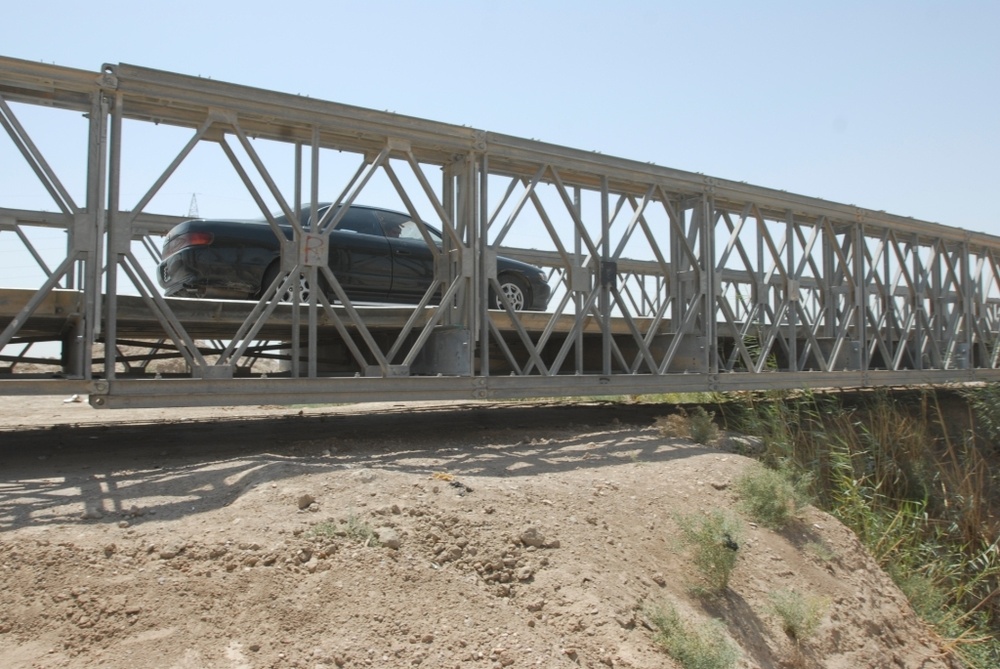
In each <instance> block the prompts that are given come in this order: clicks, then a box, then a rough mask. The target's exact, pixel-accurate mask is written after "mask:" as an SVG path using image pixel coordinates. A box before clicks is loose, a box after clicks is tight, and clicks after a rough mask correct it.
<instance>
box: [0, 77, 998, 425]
mask: <svg viewBox="0 0 1000 669" xmlns="http://www.w3.org/2000/svg"><path fill="white" fill-rule="evenodd" d="M31 106H45V107H51V108H53V109H57V110H65V111H66V112H67V113H72V112H77V113H81V112H82V113H83V114H85V115H86V118H87V121H86V130H85V132H86V136H87V140H86V142H87V160H86V168H85V172H86V174H85V176H84V177H83V178H82V179H80V178H77V181H79V182H81V183H83V184H84V187H83V196H82V198H81V197H80V196H74V194H72V193H71V190H72V189H70V188H67V187H66V186H65V185H64V183H63V180H62V179H61V175H60V174H59V173H58V172H57V170H55V169H53V167H52V165H51V164H50V163H49V161H48V160H47V159H46V154H45V151H44V149H42V148H40V146H41V143H40V142H36V141H35V140H34V138H33V136H32V134H31V133H30V132H29V131H28V130H27V129H26V125H25V124H23V123H22V122H21V121H20V120H19V112H18V110H19V109H22V108H30V107H31ZM0 124H2V126H3V129H4V131H5V134H6V137H7V138H9V143H8V144H7V145H0V147H2V146H10V147H12V148H11V152H12V155H19V156H20V162H21V164H22V165H23V166H24V167H25V168H26V169H28V170H30V171H32V172H33V173H34V175H35V177H36V178H37V179H38V182H39V183H40V184H41V186H42V187H43V188H44V190H45V192H47V193H48V194H49V196H50V197H51V199H52V201H53V203H54V207H53V208H54V210H55V211H54V213H46V212H41V211H34V210H24V209H17V208H12V207H3V208H0V238H7V239H10V240H11V241H10V242H7V244H8V245H13V246H16V247H18V248H23V252H22V253H23V255H24V257H25V258H28V259H30V262H33V263H34V264H35V265H36V271H35V273H36V274H37V275H38V276H39V279H38V280H37V282H36V283H35V284H34V285H32V286H31V287H30V288H28V289H24V288H20V289H14V288H5V289H3V290H2V292H0V328H2V330H0V362H2V363H3V364H4V365H5V369H4V370H2V372H3V373H0V392H6V393H50V392H56V393H61V392H70V391H71V392H80V393H87V394H89V395H90V397H91V402H92V403H93V404H94V405H95V406H150V405H183V404H231V403H258V402H260V403H263V402H266V403H275V402H283V403H296V402H314V401H344V400H360V399H419V398H442V399H443V398H486V397H529V396H559V395H586V394H609V393H636V394H637V393H660V392H674V391H678V392H683V391H702V390H720V391H726V390H747V389H770V388H800V387H819V386H872V385H896V384H928V383H932V384H941V383H955V382H966V381H973V380H993V379H996V378H998V377H1000V373H998V369H1000V364H998V357H1000V354H998V346H997V343H998V337H1000V314H998V312H997V305H998V304H1000V272H998V262H997V258H998V251H1000V239H998V238H996V237H992V236H989V235H984V234H974V233H970V232H967V231H964V230H960V229H955V228H948V227H945V226H941V225H936V224H931V223H926V222H922V221H915V220H913V219H906V218H901V217H896V216H892V215H889V214H885V213H882V212H873V211H870V210H864V209H859V208H856V207H853V206H847V205H841V204H837V203H832V202H827V201H823V200H818V199H814V198H806V197H802V196H797V195H793V194H788V193H785V192H780V191H774V190H771V189H766V188H760V187H755V186H749V185H746V184H740V183H734V182H729V181H725V180H720V179H714V178H711V177H706V176H703V175H696V174H691V173H686V172H682V171H679V170H673V169H668V168H663V167H658V166H655V165H649V164H643V163H637V162H634V161H629V160H624V159H619V158H613V157H607V156H602V155H599V154H595V153H589V152H583V151H578V150H574V149H569V148H565V147H558V146H553V145H549V144H545V143H541V142H537V141H528V140H524V139H520V138H516V137H510V136H506V135H502V134H498V133H491V132H486V131H481V130H477V129H472V128H465V127H456V126H450V125H445V124H441V123H436V122H432V121H426V120H422V119H415V118H410V117H405V116H400V115H397V114H391V113H386V112H376V111H373V110H368V109H362V108H357V107H350V106H347V105H342V104H337V103H332V102H325V101H320V100H313V99H310V98H306V97H302V96H294V95H287V94H282V93H276V92H272V91H264V90H260V89H253V88H248V87H244V86H238V85H234V84H228V83H223V82H216V81H212V80H206V79H201V78H194V77H188V76H184V75H179V74H174V73H169V72H162V71H157V70H151V69H148V68H142V67H136V66H132V65H123V64H119V65H106V66H104V67H103V68H102V69H101V71H100V72H99V73H87V72H81V71H77V70H68V69H66V68H59V67H55V66H46V65H41V64H33V63H25V62H22V61H17V60H13V59H5V58H0ZM154 132H155V133H160V132H162V133H171V137H172V140H171V141H172V142H173V143H172V144H169V148H167V149H165V150H163V149H161V150H160V153H158V154H154V153H153V152H152V150H151V147H152V145H153V142H147V141H145V140H144V139H143V138H144V137H149V136H150V134H151V133H154ZM164 146H167V144H164ZM14 152H16V154H15V153H14ZM204 161H210V164H211V165H212V169H213V173H217V174H220V175H224V176H225V178H227V179H229V180H230V182H232V183H234V184H237V186H238V188H240V189H241V191H242V193H243V197H242V199H243V203H242V205H246V204H247V203H249V209H250V210H251V213H253V214H254V215H256V216H258V217H263V218H264V219H266V220H267V222H268V224H269V226H270V227H271V230H272V232H273V233H274V234H275V235H276V237H277V239H278V245H279V246H280V249H281V253H280V258H279V261H278V263H277V265H276V268H277V270H278V271H276V272H275V273H274V278H273V280H272V281H271V282H270V283H269V284H268V285H266V286H261V290H260V294H259V295H256V296H254V299H247V300H236V301H234V300H216V301H209V300H191V299H176V298H166V297H164V296H163V294H162V292H161V290H160V288H159V286H158V283H157V280H156V276H155V272H156V269H155V268H156V264H157V263H158V261H159V260H160V245H161V241H160V237H162V235H164V234H165V233H166V231H167V230H169V229H170V228H171V227H172V226H173V225H175V224H176V223H178V222H180V221H181V220H183V219H182V218H180V217H176V216H169V215H165V214H162V213H156V210H157V209H158V203H159V198H160V197H161V194H162V193H163V192H164V190H165V186H167V184H169V183H171V180H172V179H175V178H177V175H179V174H184V172H185V170H189V169H196V168H197V167H199V166H200V167H202V169H204V164H205V162H204ZM323 201H327V202H340V203H344V204H371V205H377V206H380V207H385V208H389V209H395V210H397V211H400V212H403V213H405V215H407V216H408V217H409V218H410V219H411V220H412V221H414V222H415V224H416V226H417V227H418V229H419V231H420V233H421V234H422V236H423V237H424V238H425V239H427V240H428V242H429V240H430V229H431V228H436V229H437V230H439V231H440V232H441V233H442V241H441V243H440V244H439V245H438V244H433V243H428V248H429V249H430V252H431V253H432V255H433V258H434V281H433V284H432V285H431V287H430V288H428V289H427V291H426V292H425V293H424V294H423V295H422V296H421V297H420V298H419V299H417V300H415V303H413V304H393V305H384V304H370V303H361V302H358V301H356V300H352V299H350V297H349V296H348V294H347V292H346V290H345V288H344V286H342V285H341V283H340V280H339V279H338V276H337V275H336V274H334V273H333V272H332V271H331V268H330V266H329V263H328V260H327V256H326V254H325V253H315V252H313V251H312V247H313V245H316V244H319V245H320V248H325V247H324V246H323V244H325V243H327V240H328V239H329V237H328V235H329V232H330V231H331V230H332V229H335V228H336V227H337V225H338V224H339V223H340V218H339V217H341V216H342V213H334V212H336V210H335V209H330V210H329V212H330V213H329V214H327V215H326V216H324V217H320V216H319V215H318V214H319V209H318V208H317V207H318V205H317V203H319V202H323ZM0 204H3V203H0ZM342 211H343V210H341V212H342ZM303 212H306V213H307V214H310V215H306V216H303V215H301V214H302V213H303ZM280 216H283V217H284V218H285V219H286V220H288V221H290V222H291V224H292V226H293V228H294V232H293V234H292V236H291V237H290V238H286V236H285V234H284V233H283V232H282V229H281V228H280V227H279V225H278V217H280ZM37 230H60V231H62V233H63V234H64V236H65V242H66V243H65V251H64V253H60V254H57V255H61V256H62V257H58V258H46V257H45V254H43V253H41V252H40V251H39V249H38V248H37V247H36V245H35V244H34V243H33V241H32V238H33V233H35V232H36V231H37ZM500 257H512V258H517V259H521V260H524V261H526V262H529V263H531V264H534V265H535V266H537V267H539V268H541V270H542V271H543V272H544V273H545V276H546V280H547V283H548V284H549V286H550V289H551V298H550V301H549V303H548V308H547V309H546V310H545V311H543V312H529V311H518V310H516V309H515V308H514V305H513V304H512V303H511V302H510V301H509V300H508V299H507V298H506V297H504V291H503V289H502V287H501V284H502V283H503V282H504V281H505V277H504V276H503V270H501V269H500V266H501V264H499V263H498V260H497V259H498V258H500ZM303 280H305V281H306V282H308V284H309V285H311V286H319V285H325V286H326V287H327V290H325V291H318V290H312V291H310V292H309V294H308V298H306V297H305V296H304V295H303V294H301V293H300V292H299V290H300V287H301V286H302V285H303V284H302V281H303ZM287 293H291V294H292V295H293V300H292V304H289V303H286V302H283V301H282V300H281V299H280V298H279V296H283V295H285V294H287ZM497 296H499V297H497ZM497 299H499V303H498V304H497V303H495V302H496V300H497ZM293 305H295V306H293ZM491 307H496V308H491ZM47 342H48V343H53V342H54V343H55V344H56V345H57V346H58V355H57V356H55V357H54V358H48V357H42V356H39V355H37V354H34V353H33V351H34V350H37V348H38V347H41V346H44V345H45V344H46V343H47ZM39 370H41V371H39Z"/></svg>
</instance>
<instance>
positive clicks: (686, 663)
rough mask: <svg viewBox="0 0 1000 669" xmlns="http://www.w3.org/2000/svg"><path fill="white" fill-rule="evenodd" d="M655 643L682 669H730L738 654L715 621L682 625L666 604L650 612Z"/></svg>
mask: <svg viewBox="0 0 1000 669" xmlns="http://www.w3.org/2000/svg"><path fill="white" fill-rule="evenodd" d="M649 617H650V620H651V622H652V624H653V627H654V629H655V631H656V632H655V633H656V636H655V640H656V642H657V643H658V644H660V645H661V646H662V647H663V649H664V650H665V651H667V654H668V655H670V657H672V658H674V659H675V660H677V662H679V663H680V665H681V666H682V667H684V669H730V668H731V667H734V666H735V665H736V661H737V660H738V659H739V651H738V650H737V649H736V647H735V646H734V645H733V643H732V642H731V641H730V640H729V639H728V638H727V635H726V631H725V628H724V627H723V626H722V624H721V623H719V622H718V621H716V620H710V621H706V622H704V623H692V622H688V623H685V622H684V621H683V620H681V617H680V615H679V614H678V613H677V610H676V609H675V608H674V607H673V606H670V605H669V604H668V605H665V606H663V607H660V608H658V609H656V610H653V611H651V612H649Z"/></svg>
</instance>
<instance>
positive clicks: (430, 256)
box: [158, 204, 550, 311]
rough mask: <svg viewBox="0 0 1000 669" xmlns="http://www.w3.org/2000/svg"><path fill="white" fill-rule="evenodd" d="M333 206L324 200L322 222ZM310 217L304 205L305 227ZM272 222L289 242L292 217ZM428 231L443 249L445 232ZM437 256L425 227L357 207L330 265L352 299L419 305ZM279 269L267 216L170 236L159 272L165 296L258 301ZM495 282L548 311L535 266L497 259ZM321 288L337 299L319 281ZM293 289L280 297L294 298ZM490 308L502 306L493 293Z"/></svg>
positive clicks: (337, 231)
mask: <svg viewBox="0 0 1000 669" xmlns="http://www.w3.org/2000/svg"><path fill="white" fill-rule="evenodd" d="M330 206H331V205H329V204H324V205H321V207H320V208H319V216H320V218H321V219H322V217H323V215H324V214H325V213H326V211H327V208H328V207H330ZM338 213H339V212H338ZM308 218H309V211H308V209H306V210H305V211H304V212H303V213H302V224H303V226H305V224H306V222H307V220H308ZM275 220H276V221H277V223H278V225H279V226H280V227H281V229H282V230H283V231H284V233H285V235H286V237H287V238H288V239H291V238H292V227H291V225H289V223H288V219H287V218H286V217H284V216H278V217H276V219H275ZM424 228H425V230H426V231H427V233H428V234H429V235H430V237H431V241H432V242H433V243H435V244H437V245H438V246H440V244H441V234H440V232H439V231H437V230H435V229H433V228H431V227H430V226H426V225H425V226H424ZM434 258H435V256H434V253H432V251H431V248H430V246H429V245H428V242H427V241H426V239H425V238H424V235H423V233H422V232H421V230H420V226H419V225H417V224H416V223H415V222H414V221H413V220H412V219H411V218H410V217H409V216H408V215H406V214H402V213H399V212H396V211H388V210H385V209H377V208H374V207H365V206H359V205H352V206H351V207H349V209H348V211H347V212H345V213H344V215H343V217H342V218H341V220H340V221H339V222H338V224H337V227H336V228H334V229H333V230H332V231H331V232H330V237H329V266H330V270H331V271H332V272H333V274H334V276H336V277H337V281H338V282H339V283H340V284H341V286H343V288H344V290H345V292H346V293H347V296H348V297H349V298H350V299H351V300H358V301H369V302H394V303H410V304H412V303H416V302H419V301H420V299H421V298H422V297H423V295H424V293H426V291H427V288H428V287H429V286H430V285H431V283H432V282H433V281H434V265H435V261H434ZM280 268H281V260H280V250H279V243H278V238H277V237H276V236H275V234H274V232H273V230H272V228H271V226H269V225H268V224H267V221H266V220H265V219H263V218H261V219H259V220H245V221H241V220H204V219H198V220H192V221H185V222H184V223H181V224H180V225H177V226H176V227H174V228H173V229H172V230H171V231H170V232H169V233H167V236H166V238H165V239H164V242H163V259H162V260H161V261H160V266H159V272H158V275H159V281H160V285H161V286H162V287H163V290H164V294H165V295H167V296H168V297H170V296H176V297H201V298H222V299H259V298H260V297H261V295H262V294H263V292H264V291H265V290H266V289H267V288H268V287H269V286H270V285H271V283H272V282H273V281H274V279H275V277H277V275H278V272H279V271H280ZM497 280H498V282H499V284H500V288H501V290H502V291H503V293H504V295H505V296H506V298H507V301H508V302H509V303H510V305H511V306H512V307H513V308H514V309H515V310H518V311H520V310H534V311H543V310H544V309H545V307H546V305H547V304H548V300H549V296H550V289H549V285H548V283H547V282H546V278H545V273H544V272H543V271H542V270H541V269H539V268H538V267H535V266H534V265H529V264H527V263H523V262H520V261H517V260H513V259H511V258H504V257H497ZM301 281H302V283H301V286H300V288H301V292H300V297H301V299H302V300H308V299H309V291H310V290H311V288H312V287H311V286H309V285H308V284H307V282H306V281H305V278H304V277H303V278H302V279H301ZM320 289H321V290H323V291H324V292H325V293H326V294H327V295H328V296H329V297H331V298H332V297H333V294H332V291H329V289H328V287H327V286H325V285H323V284H322V283H321V285H320ZM290 292H291V291H288V292H286V294H285V295H282V299H283V300H285V301H288V300H290V298H291V295H290ZM490 307H491V308H503V307H502V302H501V301H500V299H499V298H498V297H497V295H496V294H494V292H493V291H492V290H491V291H490Z"/></svg>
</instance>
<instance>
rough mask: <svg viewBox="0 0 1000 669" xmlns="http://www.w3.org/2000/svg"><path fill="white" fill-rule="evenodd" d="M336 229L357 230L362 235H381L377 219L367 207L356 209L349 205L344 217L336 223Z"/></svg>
mask: <svg viewBox="0 0 1000 669" xmlns="http://www.w3.org/2000/svg"><path fill="white" fill-rule="evenodd" d="M337 230H346V231H349V232H357V233H360V234H362V235H379V236H381V235H382V230H381V229H380V228H379V225H378V221H377V220H375V216H374V214H372V212H371V211H370V210H368V209H358V208H355V207H351V208H349V209H348V210H347V213H346V214H344V218H342V219H341V220H340V223H338V224H337Z"/></svg>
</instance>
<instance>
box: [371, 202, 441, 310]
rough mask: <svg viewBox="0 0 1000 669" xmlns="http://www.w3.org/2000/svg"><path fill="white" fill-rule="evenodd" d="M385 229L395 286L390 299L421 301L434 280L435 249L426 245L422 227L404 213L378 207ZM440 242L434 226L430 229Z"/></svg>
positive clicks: (392, 288)
mask: <svg viewBox="0 0 1000 669" xmlns="http://www.w3.org/2000/svg"><path fill="white" fill-rule="evenodd" d="M377 215H378V218H379V221H380V223H381V226H382V231H383V233H384V234H385V236H386V239H387V240H388V243H389V248H390V249H391V254H392V286H391V287H390V289H389V298H388V299H389V301H392V302H419V301H420V298H422V297H423V296H424V293H425V292H427V288H428V286H430V285H431V283H433V282H434V257H435V254H434V252H432V251H431V249H430V247H429V246H427V242H426V241H425V240H424V236H423V234H422V233H421V231H420V227H419V226H418V225H417V224H416V223H414V222H413V220H412V219H411V218H410V217H409V216H407V215H405V214H401V213H398V212H394V211H384V210H378V211H377ZM428 231H429V232H430V233H431V234H432V236H433V237H434V238H435V241H436V242H437V243H438V244H440V240H439V239H437V234H436V232H435V231H434V230H428Z"/></svg>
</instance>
